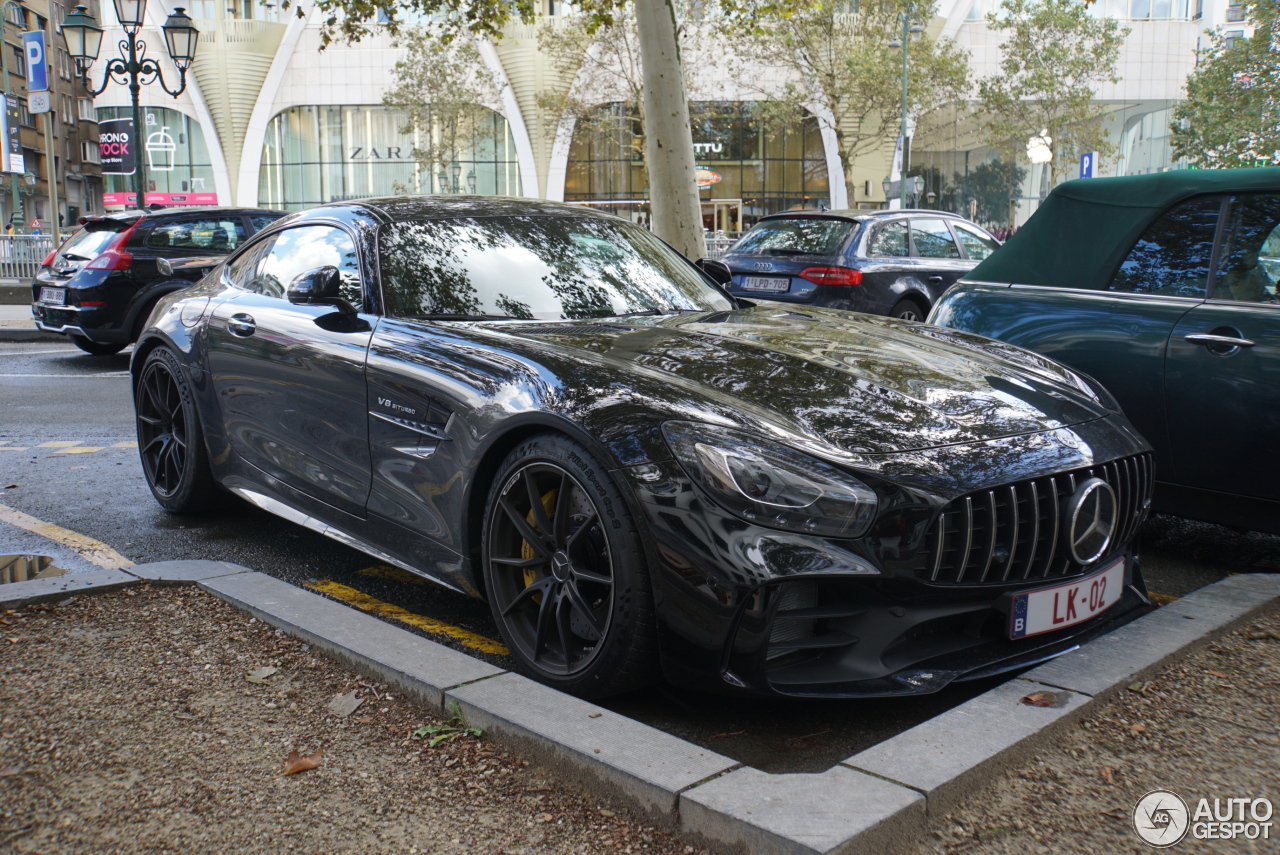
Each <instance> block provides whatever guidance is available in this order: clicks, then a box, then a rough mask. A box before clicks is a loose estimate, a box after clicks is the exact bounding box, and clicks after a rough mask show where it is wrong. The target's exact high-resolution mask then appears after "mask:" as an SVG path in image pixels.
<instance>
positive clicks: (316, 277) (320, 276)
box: [286, 264, 356, 315]
mask: <svg viewBox="0 0 1280 855" xmlns="http://www.w3.org/2000/svg"><path fill="white" fill-rule="evenodd" d="M286 296H287V297H288V298H289V302H290V303H293V304H295V305H298V306H337V307H338V311H340V312H342V314H344V315H354V314H356V307H355V306H353V305H351V304H350V303H348V302H347V301H346V300H344V299H343V298H342V274H341V273H339V272H338V268H336V267H334V266H333V265H331V264H330V265H325V266H324V267H317V268H315V269H314V270H308V271H307V272H306V273H299V274H298V275H297V276H296V277H294V280H293V281H292V282H290V283H289V289H288V291H287V292H286Z"/></svg>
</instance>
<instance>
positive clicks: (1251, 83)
mask: <svg viewBox="0 0 1280 855" xmlns="http://www.w3.org/2000/svg"><path fill="white" fill-rule="evenodd" d="M1245 5H1246V7H1247V20H1248V21H1249V23H1250V24H1251V25H1252V26H1253V27H1255V30H1254V33H1253V35H1252V36H1250V37H1249V38H1247V39H1240V40H1238V41H1236V42H1235V43H1234V44H1231V43H1229V42H1228V41H1227V39H1226V37H1225V36H1224V35H1223V33H1222V31H1221V30H1219V31H1217V32H1215V33H1212V34H1211V38H1212V40H1213V41H1212V44H1211V46H1210V47H1209V50H1208V52H1207V53H1206V54H1203V55H1201V57H1200V62H1199V64H1198V65H1197V66H1196V69H1195V71H1194V72H1192V73H1191V75H1190V76H1189V77H1188V78H1187V100H1185V101H1182V102H1180V103H1179V104H1178V106H1177V107H1176V108H1175V110H1174V122H1173V124H1172V126H1171V128H1170V130H1171V131H1172V134H1173V155H1174V157H1185V158H1187V159H1188V160H1190V161H1191V162H1192V163H1196V164H1199V165H1201V166H1210V167H1212V166H1217V167H1232V166H1276V165H1280V6H1277V5H1276V4H1275V2H1274V0H1246V4H1245Z"/></svg>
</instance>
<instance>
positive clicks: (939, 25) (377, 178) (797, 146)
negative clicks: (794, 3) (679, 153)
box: [96, 0, 1232, 233]
mask: <svg viewBox="0 0 1280 855" xmlns="http://www.w3.org/2000/svg"><path fill="white" fill-rule="evenodd" d="M996 2H997V0H942V2H941V3H940V7H939V14H938V16H937V17H936V18H935V19H934V20H933V21H932V22H931V23H930V25H929V29H930V31H931V32H935V33H937V34H939V35H940V37H942V38H946V39H952V40H954V41H955V42H956V43H958V44H959V45H960V46H962V47H964V48H965V49H967V50H968V51H969V52H970V54H971V57H972V69H973V73H974V75H975V77H979V76H982V75H983V74H987V73H991V72H992V71H993V70H995V69H996V68H997V62H998V59H999V54H998V50H997V48H996V39H995V37H994V35H993V34H992V33H991V32H990V31H989V30H988V28H987V24H986V22H985V20H984V19H983V15H984V13H985V12H987V11H988V6H989V5H992V4H994V3H996ZM298 8H301V9H302V11H303V14H302V16H298V15H297V14H295V12H296V9H298ZM557 8H558V4H552V5H551V6H549V7H548V8H547V9H546V10H544V11H545V12H547V13H548V14H547V15H546V16H544V21H545V20H550V21H552V22H554V20H555V18H556V15H555V12H556V10H557ZM1094 8H1095V9H1096V13H1097V14H1106V15H1110V16H1113V17H1116V18H1118V19H1120V20H1121V22H1122V23H1123V24H1124V25H1125V26H1127V27H1129V28H1130V29H1131V33H1130V35H1129V37H1128V39H1127V42H1126V46H1125V49H1124V53H1123V55H1122V57H1121V61H1120V75H1121V77H1122V81H1121V82H1120V83H1118V84H1114V85H1108V86H1106V87H1104V88H1103V89H1102V90H1101V91H1100V92H1099V93H1098V100H1099V101H1100V102H1102V103H1103V104H1104V105H1106V106H1107V107H1108V108H1109V110H1110V112H1111V118H1110V119H1109V122H1110V126H1111V129H1112V139H1113V140H1114V141H1116V142H1117V143H1118V155H1117V156H1116V157H1114V158H1110V159H1109V162H1104V163H1101V164H1099V169H1098V171H1097V173H1096V174H1101V175H1107V174H1110V175H1115V174H1134V173H1141V172H1150V171H1157V170H1163V169H1167V168H1170V167H1172V166H1175V165H1176V164H1175V163H1174V162H1173V160H1172V159H1171V156H1170V147H1169V140H1168V124H1169V120H1170V115H1171V110H1172V107H1173V106H1174V104H1175V103H1176V102H1177V100H1178V98H1180V97H1181V95H1182V90H1183V83H1184V81H1185V78H1186V76H1187V74H1188V73H1189V72H1190V71H1191V70H1192V69H1193V68H1194V64H1195V57H1196V50H1197V48H1198V47H1199V44H1200V40H1201V37H1202V34H1203V32H1204V31H1205V30H1206V29H1207V28H1210V27H1213V26H1215V25H1217V24H1221V23H1224V22H1226V21H1227V18H1228V14H1229V8H1232V7H1229V3H1228V2H1227V0H1099V2H1098V3H1096V4H1095V7H1094ZM169 11H170V9H169V8H168V7H166V5H165V4H164V3H163V2H154V3H153V4H151V7H150V8H149V9H148V16H149V18H150V25H151V27H150V29H149V30H148V31H146V32H144V36H145V37H147V38H149V40H151V41H153V42H154V43H155V45H156V47H157V48H160V50H156V51H154V52H153V55H160V54H162V52H163V51H162V46H163V40H162V38H161V36H160V33H159V29H158V28H159V26H160V24H161V23H162V22H163V20H164V18H165V16H166V15H167V14H168V13H169ZM188 11H189V14H191V16H192V17H193V18H194V19H195V21H196V24H197V26H198V27H199V28H200V31H201V36H200V44H199V50H198V52H197V58H196V60H195V63H194V65H193V66H192V69H191V72H190V73H189V74H188V87H187V90H186V92H184V93H183V95H182V96H181V97H179V98H177V99H173V98H169V97H168V96H167V95H165V94H164V93H163V92H161V91H160V90H159V88H158V87H144V88H143V93H142V96H143V108H144V115H145V119H144V123H145V129H144V132H143V134H141V135H140V140H141V141H142V142H143V150H142V152H141V153H140V154H142V155H144V156H145V157H146V158H147V163H148V171H147V176H148V188H147V190H148V193H149V194H156V195H155V196H154V197H153V196H151V195H148V201H160V202H167V203H170V204H192V203H207V202H216V203H217V204H227V205H268V206H271V207H279V208H289V209H296V208H302V207H307V206H310V205H315V204H318V203H324V202H329V201H335V200H341V199H352V198H360V197H363V196H370V195H383V194H393V193H401V192H476V193H498V194H503V195H511V196H526V197H538V198H547V199H554V200H562V201H567V202H575V203H579V204H585V205H591V206H595V207H598V208H601V209H605V210H610V211H613V212H615V213H619V214H623V215H625V216H628V217H630V218H632V219H633V220H636V221H639V222H645V221H647V217H648V192H647V187H646V186H645V184H646V182H645V177H644V169H643V152H642V147H638V146H637V145H636V144H635V139H634V134H633V133H631V132H630V131H629V130H628V129H627V128H628V125H629V123H630V122H631V121H632V120H633V119H634V117H628V116H627V115H625V114H626V107H625V101H626V99H625V98H623V97H620V96H621V93H619V94H618V95H619V96H618V97H610V96H609V95H608V94H607V93H603V94H598V95H597V98H598V101H599V103H598V104H597V105H596V106H595V107H594V113H593V114H592V116H591V119H590V121H587V120H583V119H577V120H571V119H566V118H565V114H563V113H557V112H556V110H555V109H553V108H552V107H551V106H549V105H550V104H551V103H552V102H553V101H554V99H553V98H548V97H547V96H549V95H552V96H554V95H560V96H563V95H565V94H566V93H568V94H572V93H573V92H575V91H576V90H577V89H584V90H585V89H586V88H587V87H589V86H590V84H591V82H590V81H585V80H580V79H569V78H567V77H566V75H565V74H564V73H562V72H561V70H560V69H558V68H557V67H556V65H555V64H554V63H553V62H552V61H551V60H550V59H549V58H548V57H547V56H546V55H545V54H544V53H543V52H542V51H540V50H539V47H538V35H537V26H536V25H526V24H514V25H512V26H510V27H508V29H507V30H506V32H505V34H504V37H503V38H501V39H498V40H495V41H493V42H484V43H481V44H479V45H478V47H479V50H480V54H481V56H482V58H483V62H484V64H485V67H486V68H487V69H488V71H489V73H490V74H491V75H492V76H493V78H494V80H496V81H497V90H496V94H495V95H493V96H492V97H489V98H487V99H485V101H486V102H485V103H483V107H484V108H485V109H486V111H487V112H486V113H485V119H484V123H482V124H483V125H484V127H483V132H482V133H480V134H479V135H478V136H476V137H475V138H474V139H473V140H472V141H471V142H470V143H469V145H468V146H467V147H465V150H464V151H460V152H459V153H458V155H457V156H456V158H454V161H453V162H452V163H450V164H448V165H442V166H440V167H439V168H436V167H430V168H427V169H423V168H422V167H421V166H420V165H418V164H417V163H416V161H415V159H414V157H413V151H414V148H415V145H416V144H417V142H419V141H417V140H415V139H414V135H413V132H409V131H406V129H405V116H404V115H403V114H401V113H399V112H398V111H397V110H395V109H392V108H389V107H385V106H383V104H382V100H383V96H384V94H385V93H386V92H387V90H388V88H389V87H390V86H391V85H392V75H391V70H392V67H393V65H394V63H395V62H396V61H397V59H399V58H400V57H401V56H403V52H402V51H401V50H399V49H397V48H396V46H395V45H394V44H393V42H392V40H391V39H390V38H389V37H388V36H386V35H385V34H375V35H372V36H370V37H368V38H366V39H364V40H362V41H360V42H359V43H356V44H350V45H347V44H342V43H335V44H333V45H331V46H329V47H328V48H327V49H323V50H322V49H321V46H322V40H321V29H320V24H319V21H318V20H317V18H318V16H313V15H311V14H310V13H309V10H308V7H307V6H306V5H305V4H304V5H303V6H301V7H291V8H290V9H289V10H288V12H287V13H286V12H282V11H280V10H279V9H278V7H276V6H274V5H270V4H266V5H263V4H259V3H258V2H257V1H256V0H237V2H232V3H215V2H213V0H195V2H194V3H190V4H189V6H188ZM104 23H105V22H104ZM118 37H119V33H118V32H115V33H113V32H112V31H110V30H108V32H107V34H106V37H105V38H104V46H105V45H111V44H114V42H115V41H118ZM162 62H165V63H167V59H164V60H162ZM700 62H701V60H700V58H699V57H698V56H693V57H691V58H687V65H689V66H691V67H693V66H697V65H699V64H700ZM702 64H703V65H706V66H707V67H711V66H713V65H714V63H713V62H710V61H707V62H706V63H702ZM170 70H171V69H170ZM691 74H692V76H696V77H697V78H698V84H697V91H696V92H693V93H692V102H691V111H692V119H693V126H694V147H695V154H696V157H697V161H698V167H699V170H698V180H699V187H700V191H701V195H702V199H703V219H704V225H705V226H706V227H707V229H709V230H715V231H724V232H728V233H733V232H737V231H739V230H741V229H743V228H745V227H747V226H749V225H750V224H751V223H752V222H754V220H755V219H756V218H758V217H759V216H761V215H763V214H768V213H773V212H775V211H779V210H786V209H790V208H798V207H800V208H803V207H810V208H819V207H831V208H839V207H857V206H863V207H881V206H883V205H884V204H885V196H884V190H883V189H882V179H883V178H884V177H885V176H886V175H887V174H888V173H889V170H890V162H891V158H892V155H893V150H894V138H893V136H892V131H890V132H888V134H889V135H887V136H886V140H885V145H884V146H883V148H882V150H878V151H875V152H872V153H871V154H869V155H867V156H866V157H864V158H860V159H859V161H858V162H857V163H854V164H847V165H846V164H844V163H842V162H841V159H840V156H839V154H838V152H837V149H836V141H835V135H834V133H833V132H832V131H831V130H830V129H829V128H826V127H823V123H821V122H819V121H818V120H817V118H815V117H812V116H810V117H808V118H807V119H805V120H802V121H799V122H796V123H795V124H794V125H793V126H787V127H777V126H770V125H769V120H768V119H767V118H766V117H765V112H764V111H762V110H761V109H760V106H761V105H760V102H759V98H760V97H761V96H760V95H759V94H755V93H758V92H759V91H760V87H759V86H758V85H755V86H753V87H752V88H751V90H750V91H747V90H746V89H745V88H744V87H741V86H738V85H737V84H735V82H734V81H733V80H732V79H730V77H729V76H728V75H717V74H715V73H710V72H707V71H706V70H705V69H699V68H694V69H693V71H692V72H691ZM581 76H582V75H581V74H580V75H579V77H581ZM173 79H174V80H176V79H177V75H176V72H173ZM757 83H758V81H757ZM593 91H595V90H593ZM96 103H97V115H98V117H99V118H101V119H104V120H105V119H111V118H116V117H120V116H124V115H127V110H128V103H129V102H128V92H127V89H125V88H124V87H117V86H112V87H110V88H108V89H107V91H106V92H105V93H104V94H103V95H102V96H100V97H99V98H98V100H97V102H96ZM956 115H957V117H956V119H955V120H954V121H953V122H952V123H950V124H948V123H947V122H946V121H945V120H943V121H940V122H939V121H935V122H932V123H931V124H930V126H929V128H928V129H927V130H925V129H922V130H921V131H920V136H919V139H917V140H915V141H914V145H913V149H914V151H913V158H912V159H913V165H914V166H916V167H918V168H919V169H923V170H926V171H927V173H928V174H929V175H930V181H931V182H934V183H937V185H938V186H936V187H933V186H931V187H930V190H929V193H931V194H932V196H931V197H930V203H931V204H936V205H938V206H939V207H942V205H943V203H944V202H946V201H948V200H950V202H951V203H952V207H956V206H957V205H959V201H958V199H959V197H958V196H957V195H956V190H955V188H956V187H958V186H962V185H964V184H965V182H966V181H969V180H971V179H972V180H976V178H974V176H975V175H976V174H977V172H978V171H980V169H982V168H984V166H986V167H989V166H990V164H991V162H992V160H993V158H994V157H995V154H994V152H993V151H992V150H990V149H989V148H987V147H985V146H984V145H983V144H982V143H981V141H980V140H979V139H978V137H977V134H976V129H975V128H973V127H971V126H970V125H966V124H965V122H964V121H963V120H962V119H961V118H960V116H959V111H957V113H956ZM846 166H847V167H848V168H846ZM130 189H131V184H130V179H129V178H128V177H127V176H120V175H107V176H105V188H104V190H105V194H104V199H105V201H106V203H107V204H108V205H123V204H125V203H126V202H127V201H128V199H127V195H126V194H127V192H128V191H129V190H130ZM1048 189H1049V188H1048V186H1047V173H1046V172H1045V170H1043V169H1036V168H1030V169H1028V170H1026V175H1025V177H1024V179H1023V181H1022V184H1021V189H1020V190H1019V191H1018V192H1017V197H1018V198H1017V199H1015V204H1014V206H1013V215H1014V218H1015V221H1016V220H1018V219H1020V218H1025V216H1026V215H1029V213H1030V211H1031V210H1033V209H1034V203H1035V202H1036V201H1037V200H1038V199H1039V198H1042V197H1043V196H1044V195H1045V194H1047V192H1048ZM948 194H950V195H948ZM919 201H920V203H921V204H923V203H924V199H921V200H919ZM967 204H968V205H972V204H973V202H972V201H969V202H968V203H967ZM960 212H961V213H966V212H968V213H975V212H976V209H972V210H969V211H963V210H962V211H960ZM986 219H988V220H989V221H991V220H994V219H999V218H995V217H993V216H991V215H988V216H987V217H986Z"/></svg>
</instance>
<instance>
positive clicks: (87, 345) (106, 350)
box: [67, 335, 128, 356]
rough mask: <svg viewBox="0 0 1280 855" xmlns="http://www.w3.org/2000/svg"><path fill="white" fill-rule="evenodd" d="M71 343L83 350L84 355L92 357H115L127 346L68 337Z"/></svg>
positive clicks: (76, 336) (73, 336) (81, 337)
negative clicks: (87, 354)
mask: <svg viewBox="0 0 1280 855" xmlns="http://www.w3.org/2000/svg"><path fill="white" fill-rule="evenodd" d="M67 338H69V339H71V343H72V344H74V345H75V346H76V347H78V348H80V349H81V350H83V351H84V352H85V353H92V354H93V355H94V356H115V355H116V354H117V353H119V352H120V351H122V350H124V349H125V348H126V347H128V345H125V344H106V343H103V342H97V341H90V340H89V339H87V338H85V337H84V336H82V335H69V336H67Z"/></svg>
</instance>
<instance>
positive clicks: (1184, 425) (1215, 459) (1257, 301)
mask: <svg viewBox="0 0 1280 855" xmlns="http://www.w3.org/2000/svg"><path fill="white" fill-rule="evenodd" d="M1277 279H1280V168H1277V167H1268V168H1260V169H1228V170H1178V171H1174V172H1165V173H1160V174H1155V175H1141V176H1131V177H1126V178H1096V179H1086V180H1081V181H1071V182H1068V183H1066V184H1063V185H1061V186H1059V187H1057V188H1056V189H1055V190H1054V191H1053V193H1052V194H1050V196H1049V197H1048V198H1047V199H1046V200H1045V202H1044V204H1043V205H1042V206H1041V207H1040V209H1039V210H1038V211H1037V212H1036V213H1035V215H1034V216H1033V217H1032V218H1031V219H1030V220H1029V221H1028V222H1027V224H1026V226H1024V227H1023V228H1022V229H1021V230H1019V231H1018V233H1017V234H1016V235H1015V236H1014V237H1013V238H1012V239H1011V240H1010V241H1009V243H1008V244H1007V245H1006V246H1004V247H1003V248H1001V249H1000V251H998V252H996V253H995V254H994V255H992V256H991V257H990V258H989V259H987V260H986V261H984V262H983V263H982V264H980V265H978V267H976V268H974V270H973V271H972V272H971V273H970V274H969V275H968V276H967V277H966V278H965V279H964V280H962V281H961V282H958V283H957V284H956V285H955V286H954V287H952V288H951V289H950V290H949V291H948V292H947V293H946V294H945V295H944V296H943V298H942V300H941V301H939V303H938V305H937V307H936V308H935V309H934V310H933V312H932V314H931V315H930V317H929V320H930V321H931V322H932V323H935V324H939V325H942V326H949V327H954V328H956V329H961V330H966V331H968V332H974V333H980V334H981V335H984V336H989V337H991V338H997V339H1001V340H1003V341H1007V342H1010V343H1012V344H1016V345H1020V346H1022V347H1026V348H1030V349H1031V350H1036V351H1039V352H1040V353H1042V354H1044V355H1046V356H1049V357H1052V358H1054V359H1056V360H1058V361H1060V362H1063V363H1065V364H1067V365H1069V366H1071V367H1072V368H1074V369H1076V370H1077V371H1082V372H1085V373H1087V374H1090V375H1092V376H1093V377H1094V378H1096V379H1097V380H1099V381H1101V382H1102V384H1103V385H1105V386H1106V387H1107V389H1109V390H1110V391H1111V392H1112V394H1113V395H1115V397H1116V399H1117V400H1118V401H1119V402H1120V405H1121V406H1122V407H1123V408H1124V412H1125V415H1127V416H1128V417H1129V419H1130V421H1131V422H1132V423H1133V424H1134V425H1135V426H1136V427H1137V428H1138V429H1139V430H1140V431H1141V432H1142V433H1143V435H1144V436H1146V438H1147V439H1148V440H1149V441H1150V442H1151V444H1152V446H1154V447H1155V453H1156V491H1155V510H1157V511H1162V512H1166V513H1172V514H1177V515H1179V516H1186V517H1191V518H1193V519H1201V520H1207V521H1210V522H1217V523H1223V524H1226V525H1233V526H1237V527H1240V528H1251V529H1257V530H1260V531H1268V532H1273V533H1280V302H1278V299H1277Z"/></svg>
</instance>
